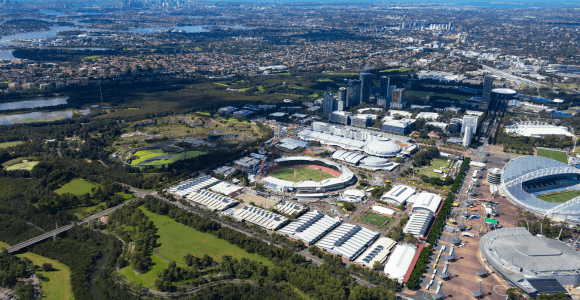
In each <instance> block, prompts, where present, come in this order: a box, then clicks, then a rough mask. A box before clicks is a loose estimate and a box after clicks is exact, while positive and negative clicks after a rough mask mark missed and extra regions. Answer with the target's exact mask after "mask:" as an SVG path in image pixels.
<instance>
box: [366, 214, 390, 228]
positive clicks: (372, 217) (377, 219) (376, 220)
mask: <svg viewBox="0 0 580 300" xmlns="http://www.w3.org/2000/svg"><path fill="white" fill-rule="evenodd" d="M360 221H361V222H363V223H367V224H371V225H374V226H375V227H377V228H385V227H386V226H388V225H389V222H391V221H392V218H389V217H387V216H383V215H379V214H375V213H374V212H368V213H367V215H366V216H365V217H364V218H361V219H360ZM387 221H389V222H387ZM385 222H387V223H386V224H385V225H383V223H385Z"/></svg>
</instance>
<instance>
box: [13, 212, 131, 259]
mask: <svg viewBox="0 0 580 300" xmlns="http://www.w3.org/2000/svg"><path fill="white" fill-rule="evenodd" d="M128 203H130V201H129V202H124V203H121V204H119V205H117V206H115V207H111V208H109V209H106V210H103V211H102V212H100V213H96V214H94V215H92V216H89V217H86V218H84V219H83V220H81V221H78V222H76V224H79V225H80V224H84V223H88V222H90V221H92V220H95V219H98V218H100V217H102V216H106V215H108V214H110V213H112V212H114V211H115V210H117V209H119V208H121V207H123V206H125V205H127V204H128ZM73 226H75V224H74V223H73V224H69V225H65V226H62V227H60V228H58V229H55V230H52V231H49V232H46V233H43V234H41V235H39V236H37V237H34V238H31V239H29V240H27V241H24V242H21V243H19V244H16V245H14V246H12V247H10V248H8V249H7V251H8V253H12V252H15V251H18V250H20V249H22V248H26V247H28V246H30V245H34V244H36V243H38V242H40V241H43V240H45V239H48V238H50V237H52V236H54V235H57V234H59V233H62V232H65V231H68V230H70V229H71V228H73Z"/></svg>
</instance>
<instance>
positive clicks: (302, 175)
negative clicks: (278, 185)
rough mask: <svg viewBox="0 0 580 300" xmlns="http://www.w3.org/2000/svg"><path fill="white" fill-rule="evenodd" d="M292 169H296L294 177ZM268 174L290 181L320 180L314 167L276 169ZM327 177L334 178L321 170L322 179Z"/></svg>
mask: <svg viewBox="0 0 580 300" xmlns="http://www.w3.org/2000/svg"><path fill="white" fill-rule="evenodd" d="M294 169H296V170H297V171H296V177H294ZM268 176H272V177H274V178H278V179H282V180H286V181H291V182H300V181H306V180H309V179H311V180H313V181H320V173H319V172H318V170H316V169H311V168H286V169H278V170H276V171H273V172H270V173H268ZM328 178H335V177H334V176H333V175H332V174H330V173H327V172H324V171H322V180H325V179H328Z"/></svg>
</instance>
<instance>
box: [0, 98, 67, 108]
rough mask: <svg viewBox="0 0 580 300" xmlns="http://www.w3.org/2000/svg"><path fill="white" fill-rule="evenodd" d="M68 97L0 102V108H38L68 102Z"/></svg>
mask: <svg viewBox="0 0 580 300" xmlns="http://www.w3.org/2000/svg"><path fill="white" fill-rule="evenodd" d="M67 100H68V97H56V98H50V99H36V100H26V101H18V102H8V103H0V110H11V109H21V108H37V107H47V106H56V105H62V104H67V102H66V101H67Z"/></svg>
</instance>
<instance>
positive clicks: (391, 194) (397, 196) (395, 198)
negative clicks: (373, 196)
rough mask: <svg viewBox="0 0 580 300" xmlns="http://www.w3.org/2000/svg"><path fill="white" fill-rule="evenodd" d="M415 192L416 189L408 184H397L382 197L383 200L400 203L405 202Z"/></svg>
mask: <svg viewBox="0 0 580 300" xmlns="http://www.w3.org/2000/svg"><path fill="white" fill-rule="evenodd" d="M414 193H415V189H414V188H412V187H410V186H406V185H397V186H395V187H394V188H392V189H391V190H389V191H388V192H386V193H385V194H384V195H383V196H382V197H381V201H387V202H396V203H398V204H405V202H406V201H407V199H409V197H411V196H412V195H413V194H414Z"/></svg>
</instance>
